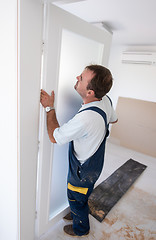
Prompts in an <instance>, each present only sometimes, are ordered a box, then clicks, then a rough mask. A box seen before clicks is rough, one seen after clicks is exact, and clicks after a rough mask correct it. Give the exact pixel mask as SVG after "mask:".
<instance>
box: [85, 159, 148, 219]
mask: <svg viewBox="0 0 156 240" xmlns="http://www.w3.org/2000/svg"><path fill="white" fill-rule="evenodd" d="M146 167H147V166H145V165H143V164H141V163H139V162H137V161H135V160H133V159H129V160H128V161H127V162H126V163H124V164H123V165H122V166H121V167H120V168H118V169H117V170H116V171H115V172H114V173H113V174H112V175H111V176H109V177H108V178H107V179H106V180H105V181H103V182H102V183H101V184H99V185H98V186H97V187H96V188H95V189H94V190H93V192H92V193H91V195H90V197H89V200H88V205H89V209H90V214H91V215H92V216H93V217H95V218H96V219H97V220H98V221H99V222H102V221H103V219H104V218H105V216H106V215H107V214H108V212H109V211H110V210H111V209H112V207H113V206H114V205H115V204H116V203H117V202H118V201H119V200H120V198H121V197H122V196H123V195H124V194H125V193H126V192H127V190H128V189H129V188H130V186H131V185H132V184H133V183H134V182H135V180H136V179H137V178H138V177H139V176H140V174H141V173H142V172H143V171H144V170H145V169H146Z"/></svg>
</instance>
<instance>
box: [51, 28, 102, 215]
mask: <svg viewBox="0 0 156 240" xmlns="http://www.w3.org/2000/svg"><path fill="white" fill-rule="evenodd" d="M102 55H103V45H102V44H101V43H98V42H95V41H93V40H91V39H88V38H86V37H83V36H80V35H78V34H75V33H73V32H70V31H67V30H63V31H62V45H61V57H60V71H59V82H58V101H57V109H56V111H57V118H58V121H59V123H60V125H62V124H63V123H65V122H67V121H68V120H69V119H71V118H72V117H73V116H74V115H75V114H76V113H77V111H78V109H79V108H80V106H81V102H82V101H81V98H80V97H79V95H78V94H77V92H76V91H75V90H74V84H75V83H76V76H77V75H80V74H81V72H82V70H83V69H84V67H85V66H86V65H89V64H91V63H96V64H98V63H99V64H100V63H101V61H102ZM53 151H54V152H53V159H52V174H51V193H50V213H49V214H50V218H52V217H53V216H55V215H57V214H58V213H59V212H60V211H62V210H64V208H65V207H67V206H68V202H67V197H66V179H67V171H68V158H67V155H68V144H66V145H63V146H58V145H56V144H55V145H54V150H53Z"/></svg>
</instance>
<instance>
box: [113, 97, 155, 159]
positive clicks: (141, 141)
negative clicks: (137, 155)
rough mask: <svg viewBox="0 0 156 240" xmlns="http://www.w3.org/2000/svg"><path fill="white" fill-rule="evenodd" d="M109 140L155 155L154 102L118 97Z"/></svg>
mask: <svg viewBox="0 0 156 240" xmlns="http://www.w3.org/2000/svg"><path fill="white" fill-rule="evenodd" d="M116 113H117V116H118V119H119V120H118V123H117V124H113V125H112V128H111V133H110V140H112V142H115V143H118V144H120V145H121V146H123V147H126V148H130V149H133V150H134V151H137V152H141V153H143V154H146V155H149V156H152V157H156V147H155V142H156V121H155V119H156V102H149V101H143V100H139V99H133V98H125V97H119V99H118V103H117V107H116Z"/></svg>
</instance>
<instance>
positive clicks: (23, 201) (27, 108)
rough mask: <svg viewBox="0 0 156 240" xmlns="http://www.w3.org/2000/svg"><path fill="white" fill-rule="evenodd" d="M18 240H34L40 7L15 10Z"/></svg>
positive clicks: (25, 4)
mask: <svg viewBox="0 0 156 240" xmlns="http://www.w3.org/2000/svg"><path fill="white" fill-rule="evenodd" d="M18 17H19V18H18V19H19V21H20V22H19V29H18V30H19V33H18V34H19V35H18V36H19V39H18V41H19V44H20V45H19V81H20V89H19V114H20V116H19V124H18V126H19V134H20V239H21V240H25V239H27V240H28V239H29V240H34V239H35V210H36V178H37V154H38V125H39V124H38V122H39V120H38V119H39V105H40V104H39V101H40V69H41V66H40V62H41V49H42V3H41V1H36V0H21V1H20V6H19V16H18Z"/></svg>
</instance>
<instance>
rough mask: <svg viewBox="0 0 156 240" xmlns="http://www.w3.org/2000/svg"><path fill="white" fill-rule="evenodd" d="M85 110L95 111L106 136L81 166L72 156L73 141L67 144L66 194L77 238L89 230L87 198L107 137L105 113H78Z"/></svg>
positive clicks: (98, 170) (94, 109)
mask: <svg viewBox="0 0 156 240" xmlns="http://www.w3.org/2000/svg"><path fill="white" fill-rule="evenodd" d="M87 110H92V111H95V112H97V113H99V114H100V115H101V116H102V117H103V119H104V124H105V127H106V135H105V137H104V140H103V142H102V143H101V145H100V147H99V148H98V150H97V151H96V152H95V153H94V154H93V155H92V156H91V157H90V158H88V159H87V161H86V162H85V163H84V164H82V165H81V164H80V162H79V161H78V160H77V158H76V157H75V155H74V149H73V141H72V142H70V143H69V172H68V190H67V194H68V200H69V205H70V209H71V213H72V217H73V230H74V232H75V234H76V235H78V236H81V235H84V234H85V233H87V232H88V231H89V229H90V226H89V216H88V215H89V208H88V197H89V195H90V194H91V192H92V191H93V188H94V184H95V182H96V181H97V179H98V178H99V176H100V174H101V171H102V168H103V163H104V153H105V143H106V138H107V136H108V135H109V131H108V125H107V117H106V113H105V112H104V111H103V110H101V109H100V108H98V107H89V108H86V109H83V110H81V111H80V112H82V111H87ZM80 112H79V113H80ZM84 148H85V146H84Z"/></svg>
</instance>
